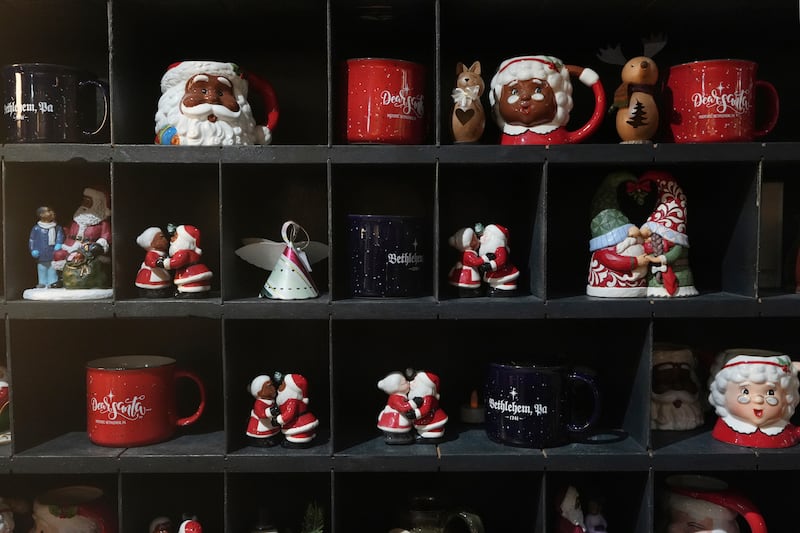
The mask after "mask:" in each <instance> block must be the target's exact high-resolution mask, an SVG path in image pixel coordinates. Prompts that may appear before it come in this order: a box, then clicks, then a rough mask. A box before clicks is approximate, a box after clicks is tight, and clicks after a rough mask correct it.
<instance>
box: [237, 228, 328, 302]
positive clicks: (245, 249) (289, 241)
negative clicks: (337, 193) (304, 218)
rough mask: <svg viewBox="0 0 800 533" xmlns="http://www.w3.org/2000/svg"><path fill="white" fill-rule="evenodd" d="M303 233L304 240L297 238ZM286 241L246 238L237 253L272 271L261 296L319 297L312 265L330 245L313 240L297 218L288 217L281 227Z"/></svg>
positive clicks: (282, 235) (289, 298)
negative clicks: (312, 274) (312, 275)
mask: <svg viewBox="0 0 800 533" xmlns="http://www.w3.org/2000/svg"><path fill="white" fill-rule="evenodd" d="M300 232H302V233H303V234H304V235H305V240H304V241H299V243H296V241H295V239H296V238H297V236H298V234H299V233H300ZM281 238H282V239H283V242H275V241H271V240H269V239H261V238H248V239H243V240H242V242H243V243H244V246H242V247H241V248H238V249H237V250H236V255H238V256H239V257H241V258H242V259H244V260H245V261H247V262H248V263H250V264H253V265H255V266H257V267H259V268H263V269H264V270H270V271H271V274H270V275H269V277H268V278H267V281H266V282H265V283H264V286H263V287H262V288H261V291H260V292H259V294H258V296H259V298H270V299H273V300H305V299H308V298H316V297H318V296H319V291H318V290H317V287H316V285H315V284H314V280H313V279H312V278H311V274H310V272H311V264H312V263H316V262H318V261H321V260H322V259H325V258H326V257H327V256H328V245H326V244H323V243H320V242H316V241H312V240H311V238H310V237H309V235H308V232H307V231H306V230H305V228H303V226H301V225H300V224H298V223H296V222H294V221H293V220H287V221H286V222H284V223H283V227H282V228H281Z"/></svg>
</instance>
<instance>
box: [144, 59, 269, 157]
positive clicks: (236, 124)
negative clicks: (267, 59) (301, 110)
mask: <svg viewBox="0 0 800 533" xmlns="http://www.w3.org/2000/svg"><path fill="white" fill-rule="evenodd" d="M213 79H217V80H219V81H220V82H221V83H222V84H223V85H224V86H226V87H228V90H230V91H232V93H233V98H234V99H235V102H236V106H237V107H238V110H231V109H230V108H228V107H225V106H224V105H222V104H221V103H220V102H219V100H218V101H217V102H208V101H206V102H200V103H198V104H197V105H194V106H186V105H184V97H185V96H187V92H188V89H187V88H188V87H189V85H190V82H194V81H197V80H199V81H201V82H203V81H208V80H213ZM251 86H252V87H253V88H254V89H255V93H256V94H257V95H258V96H259V97H260V98H261V100H262V101H263V104H264V110H265V114H266V120H265V121H264V123H263V124H258V123H257V121H256V118H255V117H254V116H253V112H252V108H251V106H250V104H249V103H248V92H249V88H250V87H251ZM161 92H162V95H161V98H159V101H158V110H157V111H156V115H155V123H156V126H155V133H156V139H155V142H156V144H165V145H169V144H172V145H189V146H228V145H251V144H270V143H271V142H272V132H273V131H274V129H275V126H276V125H277V122H278V116H279V110H278V102H277V98H276V96H275V91H274V90H273V88H272V85H270V84H269V82H267V81H266V80H263V79H261V78H259V77H257V76H255V75H253V74H247V75H245V74H244V73H242V72H241V71H240V70H239V68H238V66H236V65H235V64H233V63H221V62H215V61H183V62H180V63H176V64H175V65H172V66H171V67H170V68H169V69H168V70H167V72H166V73H165V74H164V76H163V77H162V79H161ZM209 98H212V99H213V97H209ZM228 103H229V104H231V103H232V101H229V102H228Z"/></svg>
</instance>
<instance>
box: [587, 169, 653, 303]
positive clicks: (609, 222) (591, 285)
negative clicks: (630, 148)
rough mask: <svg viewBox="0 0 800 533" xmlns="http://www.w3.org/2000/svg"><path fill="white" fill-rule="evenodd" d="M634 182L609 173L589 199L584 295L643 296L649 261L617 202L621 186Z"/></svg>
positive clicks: (625, 174)
mask: <svg viewBox="0 0 800 533" xmlns="http://www.w3.org/2000/svg"><path fill="white" fill-rule="evenodd" d="M636 183H637V180H636V176H634V175H633V174H631V173H630V172H613V173H611V174H608V175H607V176H606V177H605V178H604V179H603V182H602V183H601V185H600V187H599V188H598V190H597V192H596V193H595V195H594V198H593V199H592V208H591V223H590V229H591V235H592V238H591V240H590V241H589V252H591V259H590V261H589V278H588V282H587V284H586V294H587V295H588V296H597V297H603V298H635V297H643V296H645V295H646V294H647V267H648V265H649V264H650V258H649V256H648V255H647V254H646V253H645V250H644V239H643V238H642V237H641V233H640V231H639V228H638V227H637V226H636V225H634V224H633V223H631V221H630V220H629V219H628V216H627V215H625V213H623V212H622V210H621V209H620V207H619V203H618V201H617V195H618V190H619V188H620V187H621V186H622V185H626V186H627V185H631V184H636Z"/></svg>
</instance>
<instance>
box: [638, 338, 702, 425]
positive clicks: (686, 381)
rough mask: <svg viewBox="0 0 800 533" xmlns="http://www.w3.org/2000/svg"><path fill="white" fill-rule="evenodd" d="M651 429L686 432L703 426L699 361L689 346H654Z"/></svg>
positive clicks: (662, 344) (657, 344) (661, 344)
mask: <svg viewBox="0 0 800 533" xmlns="http://www.w3.org/2000/svg"><path fill="white" fill-rule="evenodd" d="M652 387H653V390H652V392H651V394H650V429H663V430H677V431H683V430H687V429H694V428H696V427H699V426H701V425H703V418H704V414H703V406H702V405H701V403H700V390H701V387H700V379H699V378H698V377H697V360H696V359H695V356H694V353H692V350H691V349H689V348H688V347H686V346H680V345H673V344H666V343H656V344H655V345H654V346H653V365H652Z"/></svg>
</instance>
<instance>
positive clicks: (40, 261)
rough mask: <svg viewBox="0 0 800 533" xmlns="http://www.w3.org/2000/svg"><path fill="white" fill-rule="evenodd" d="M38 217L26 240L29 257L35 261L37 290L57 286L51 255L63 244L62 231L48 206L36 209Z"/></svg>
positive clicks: (56, 275) (56, 276)
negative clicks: (37, 276) (37, 277)
mask: <svg viewBox="0 0 800 533" xmlns="http://www.w3.org/2000/svg"><path fill="white" fill-rule="evenodd" d="M36 216H38V217H39V222H37V223H36V224H35V225H34V226H33V228H31V235H30V238H29V239H28V247H29V249H30V252H31V257H33V258H34V259H36V271H37V273H38V275H39V283H38V284H37V285H36V288H37V289H44V288H54V287H58V286H59V281H58V272H57V271H56V269H55V268H53V254H54V253H55V252H56V250H60V249H61V245H62V244H64V230H63V228H62V227H61V226H59V225H58V224H57V223H56V214H55V212H54V211H53V210H52V209H51V208H50V207H48V206H44V205H43V206H41V207H39V208H37V209H36Z"/></svg>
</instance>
